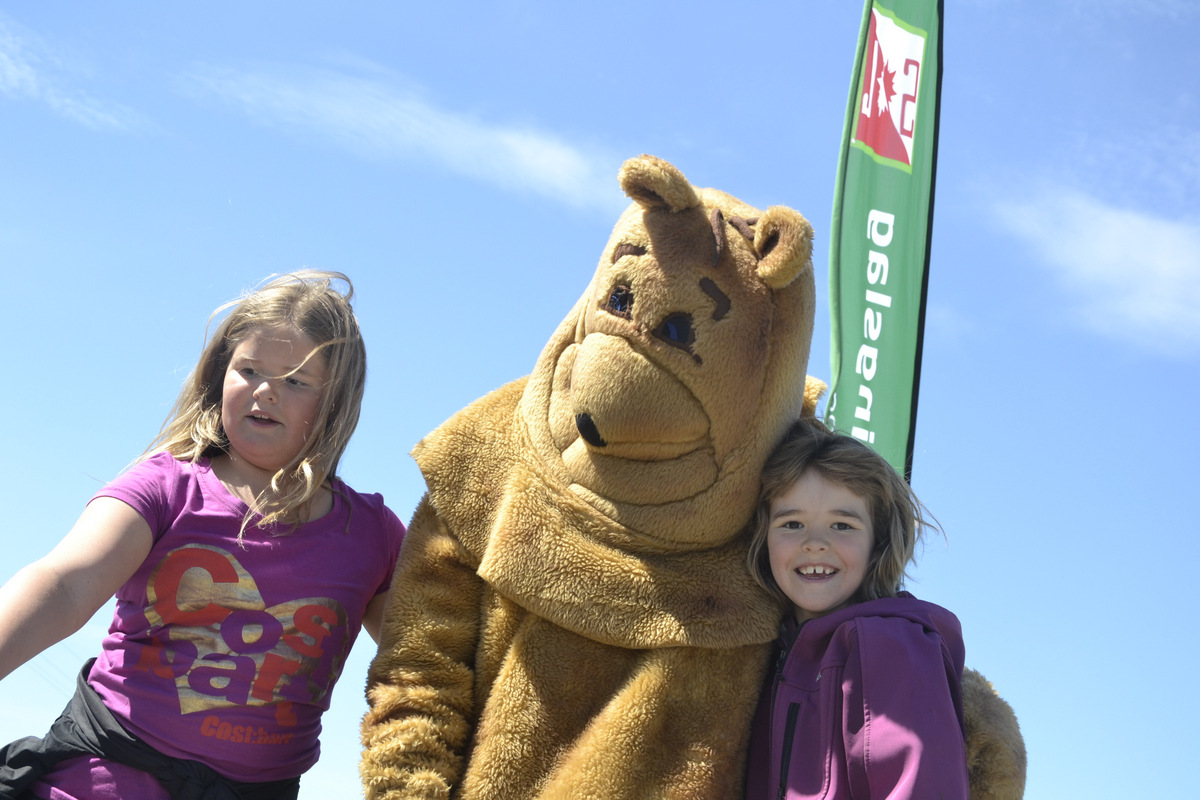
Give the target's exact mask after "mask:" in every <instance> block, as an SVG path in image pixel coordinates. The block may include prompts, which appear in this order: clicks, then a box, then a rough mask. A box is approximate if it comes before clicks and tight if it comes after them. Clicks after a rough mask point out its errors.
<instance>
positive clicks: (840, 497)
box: [767, 470, 875, 622]
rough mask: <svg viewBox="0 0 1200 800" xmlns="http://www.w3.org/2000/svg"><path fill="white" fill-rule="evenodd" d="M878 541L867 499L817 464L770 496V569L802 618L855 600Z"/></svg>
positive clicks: (768, 544)
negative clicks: (817, 468)
mask: <svg viewBox="0 0 1200 800" xmlns="http://www.w3.org/2000/svg"><path fill="white" fill-rule="evenodd" d="M874 541H875V537H874V534H873V531H872V529H871V514H870V509H869V508H868V507H867V501H866V500H865V499H863V498H862V497H860V496H858V495H856V494H855V493H854V492H852V491H850V490H849V489H847V488H846V487H845V486H843V485H841V484H839V483H832V482H830V481H828V480H826V479H825V478H824V477H823V476H822V475H821V474H820V473H819V472H817V471H815V470H809V471H808V472H805V473H804V474H803V475H802V476H801V477H800V480H798V481H796V482H795V483H794V484H792V486H791V488H789V489H788V490H787V491H786V492H784V493H783V494H781V495H780V496H779V497H776V498H775V499H774V500H772V501H771V516H770V520H769V528H768V530H767V549H768V553H769V556H770V563H771V574H772V575H773V576H774V578H775V582H776V583H777V584H779V588H780V589H782V590H783V593H784V594H785V595H787V596H788V598H789V599H790V600H791V601H792V604H793V605H794V606H795V614H796V619H797V620H798V621H800V622H803V621H805V620H809V619H813V618H815V617H820V616H823V615H825V614H828V613H829V612H830V611H835V610H837V609H839V608H843V607H845V606H847V605H849V604H850V601H851V598H853V597H854V595H855V593H856V592H857V591H858V589H859V587H860V586H862V583H863V580H864V578H865V577H866V574H867V567H868V565H869V564H870V558H871V548H872V545H873V544H874Z"/></svg>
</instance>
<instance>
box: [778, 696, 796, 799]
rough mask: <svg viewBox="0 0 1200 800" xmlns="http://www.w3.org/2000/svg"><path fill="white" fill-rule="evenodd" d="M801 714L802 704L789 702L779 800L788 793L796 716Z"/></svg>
mask: <svg viewBox="0 0 1200 800" xmlns="http://www.w3.org/2000/svg"><path fill="white" fill-rule="evenodd" d="M799 715H800V704H799V703H789V704H788V713H787V728H785V729H784V731H783V760H782V761H781V762H780V764H779V794H778V795H777V797H778V798H779V800H784V795H786V794H787V779H788V767H789V766H790V765H791V761H792V739H794V738H795V736H796V717H798V716H799Z"/></svg>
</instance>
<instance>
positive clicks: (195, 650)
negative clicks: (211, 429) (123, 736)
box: [34, 453, 404, 800]
mask: <svg viewBox="0 0 1200 800" xmlns="http://www.w3.org/2000/svg"><path fill="white" fill-rule="evenodd" d="M96 496H97V497H113V498H116V499H118V500H121V501H123V502H125V503H128V504H129V505H130V506H131V507H132V508H133V509H134V510H135V511H137V512H138V513H139V514H141V515H142V517H143V518H144V519H145V520H146V522H147V523H148V524H149V525H150V530H151V531H152V532H153V534H154V545H153V547H152V548H151V550H150V554H149V556H147V558H146V560H145V561H144V562H143V563H142V565H141V566H140V567H139V568H138V570H137V572H135V573H134V574H133V577H131V578H130V579H129V580H128V581H127V582H126V583H125V585H123V586H122V587H121V588H120V589H119V590H118V591H117V607H116V613H115V614H114V616H113V621H112V626H111V627H110V628H109V633H108V636H106V637H105V639H104V642H103V649H102V651H101V653H100V656H99V657H98V658H97V660H96V663H95V665H94V666H93V667H92V671H91V674H90V676H89V683H90V684H91V685H92V687H93V688H95V690H96V691H97V693H99V695H100V696H101V697H102V698H103V700H104V704H105V705H106V706H108V707H109V708H110V709H111V710H112V711H113V713H114V714H115V715H116V716H117V718H118V719H119V720H120V721H121V724H122V725H124V726H125V728H126V729H127V730H129V731H130V732H131V733H133V734H134V735H135V736H137V737H138V738H140V739H142V740H143V741H144V742H146V743H148V744H150V745H151V746H153V747H154V748H155V749H157V750H159V751H160V752H162V753H166V754H167V755H170V756H175V757H178V758H189V759H193V760H196V761H201V762H203V763H205V764H207V765H208V766H210V767H212V768H213V769H215V770H216V771H217V772H219V773H220V774H222V775H224V776H225V777H227V778H230V779H232V780H235V781H274V780H280V779H285V778H291V777H294V776H296V775H300V774H301V773H303V772H304V771H305V770H307V769H308V768H309V767H311V766H312V765H313V764H314V763H316V761H317V756H318V754H319V752H320V747H319V744H318V742H317V736H318V734H319V733H320V731H321V722H320V720H321V713H322V712H324V711H325V709H327V708H329V701H330V696H331V693H332V691H333V686H334V684H335V683H336V681H337V679H338V676H339V675H340V674H341V670H342V667H343V665H344V664H345V662H346V657H347V655H348V654H349V652H350V647H351V645H353V644H354V639H355V637H356V636H357V635H358V632H359V629H360V627H361V625H362V618H363V613H364V611H365V610H366V607H367V603H368V602H370V600H371V599H372V598H373V597H374V596H375V595H377V594H379V593H381V592H384V591H386V590H387V588H388V586H389V584H390V582H391V575H392V568H393V567H394V566H395V563H396V556H397V553H398V552H399V549H400V541H401V539H402V538H403V536H404V526H403V525H402V524H401V523H400V520H398V519H397V518H396V515H395V514H393V513H392V512H391V510H390V509H388V507H387V506H385V505H384V503H383V499H382V498H381V497H380V496H379V495H363V494H359V493H357V492H355V491H354V490H353V489H351V488H349V487H348V486H346V485H345V484H343V483H341V482H336V481H335V483H334V498H333V509H332V510H331V511H330V512H329V513H328V514H326V515H325V516H324V517H322V518H321V519H318V520H315V521H313V522H309V523H306V524H304V525H300V526H298V527H296V528H295V529H293V530H291V531H290V532H288V533H286V534H285V535H278V533H277V534H276V535H272V533H271V532H270V531H268V530H263V529H260V528H258V527H256V526H254V525H250V526H247V528H246V531H245V533H244V534H243V538H242V542H241V543H240V544H239V543H238V541H237V534H238V529H239V528H240V526H241V524H242V519H243V516H244V515H245V513H246V505H245V504H244V503H242V502H241V501H240V500H238V499H237V498H235V497H234V496H233V495H232V494H230V493H229V490H228V489H226V488H225V486H224V484H222V483H221V481H220V480H219V479H218V478H217V476H216V475H214V474H213V472H212V469H211V468H210V466H209V463H208V461H207V460H204V459H201V460H199V461H197V462H194V463H193V462H187V461H179V460H176V459H175V458H173V457H172V456H170V455H168V454H165V453H160V454H158V455H155V456H153V457H152V458H149V459H147V460H146V461H144V462H142V463H140V464H138V465H137V466H135V467H133V468H132V469H130V470H129V471H128V472H127V473H125V474H124V475H122V476H121V477H119V478H118V479H117V480H116V481H114V482H113V483H112V484H110V485H109V486H107V487H105V488H104V489H102V490H101V491H100V492H98V493H97V494H96ZM105 785H111V786H112V789H111V791H113V792H117V793H116V794H114V795H113V796H122V797H133V796H137V797H147V798H152V797H156V796H158V797H165V796H166V795H165V793H163V792H162V791H161V789H160V788H159V786H158V784H157V782H156V781H155V780H154V779H153V778H151V777H150V776H149V775H147V774H146V773H142V772H140V771H138V770H131V769H129V768H126V767H122V766H121V765H119V764H114V763H112V762H106V761H102V760H98V759H90V758H81V759H73V760H71V761H69V762H64V763H63V764H62V765H60V767H59V769H58V770H56V771H55V772H53V773H50V774H48V775H47V776H45V778H44V780H43V781H42V782H41V783H40V784H37V785H35V786H34V792H35V794H37V795H38V796H40V797H45V798H51V799H52V800H59V798H68V797H100V796H102V794H103V791H104V790H103V788H102V787H103V786H105ZM52 787H54V788H56V789H57V791H53V792H52V791H51V788H52ZM135 787H136V788H135ZM97 791H100V792H101V794H97ZM145 792H149V794H146V793H145Z"/></svg>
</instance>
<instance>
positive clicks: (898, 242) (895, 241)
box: [825, 0, 942, 478]
mask: <svg viewBox="0 0 1200 800" xmlns="http://www.w3.org/2000/svg"><path fill="white" fill-rule="evenodd" d="M941 84H942V3H941V1H940V0H867V3H866V8H865V10H864V12H863V22H862V33H861V35H860V37H859V42H858V54H857V55H856V57H855V59H854V78H853V84H852V85H851V89H850V102H849V108H848V109H847V111H846V124H845V132H844V134H843V140H842V152H841V156H840V158H839V160H838V175H837V184H836V187H835V190H834V198H833V226H832V227H833V230H832V233H831V235H830V249H829V301H830V318H831V321H832V326H833V330H832V346H831V351H832V352H831V357H832V370H831V388H830V395H829V404H828V406H827V408H826V412H825V420H826V422H827V423H828V424H829V426H830V427H832V428H836V429H837V430H842V431H848V432H849V433H850V434H852V435H853V436H855V437H857V438H859V439H862V440H863V441H865V442H867V443H869V444H870V445H871V446H872V447H874V448H875V450H876V451H877V452H878V453H880V454H881V455H882V456H883V457H884V458H886V459H887V460H888V461H889V462H890V463H891V464H892V466H894V467H895V468H896V469H897V470H898V471H901V472H902V473H903V474H904V476H905V477H906V478H907V477H909V476H910V475H911V473H912V452H913V437H914V434H915V432H916V417H917V389H918V384H919V382H920V376H921V344H922V337H923V334H924V322H925V292H926V287H927V285H928V269H927V268H928V265H929V246H930V239H931V233H932V228H933V187H934V176H935V172H936V165H937V141H938V106H939V99H940V95H941Z"/></svg>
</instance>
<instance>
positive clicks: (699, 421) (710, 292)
mask: <svg viewBox="0 0 1200 800" xmlns="http://www.w3.org/2000/svg"><path fill="white" fill-rule="evenodd" d="M619 180H620V183H621V187H622V189H624V191H625V193H626V194H627V195H629V197H631V198H632V199H633V203H632V204H631V205H630V206H629V208H628V209H627V210H626V211H625V213H624V214H622V215H621V217H620V219H619V220H618V221H617V225H616V228H615V229H614V230H613V234H612V237H611V238H610V239H609V241H608V244H607V246H606V247H605V248H604V252H603V253H602V254H601V257H600V264H599V266H598V267H597V269H596V273H595V276H594V277H593V278H592V282H591V284H590V285H589V286H588V289H587V291H586V292H585V293H584V295H583V297H582V298H581V299H580V300H579V302H578V303H577V304H576V306H575V308H574V309H573V310H572V311H571V313H570V315H569V316H568V317H567V318H566V319H565V320H564V321H563V323H562V324H561V325H560V326H559V328H558V330H557V331H556V332H555V334H554V337H553V338H552V339H551V340H550V342H549V343H548V344H547V345H546V347H545V349H544V350H543V351H542V354H541V357H540V358H539V359H538V363H537V365H536V367H535V369H534V372H533V374H532V375H531V376H530V380H529V384H528V385H527V386H526V389H525V393H524V396H523V397H522V400H521V406H520V411H519V415H520V417H521V422H522V423H523V426H524V429H525V432H526V435H527V437H528V442H529V445H530V446H531V447H532V448H533V449H534V451H535V452H536V455H537V459H536V460H537V461H538V462H539V463H540V464H541V465H542V468H543V469H545V470H546V474H547V477H549V478H551V479H553V480H554V481H555V482H556V483H559V484H560V485H563V486H566V487H569V490H570V491H572V492H574V493H575V494H576V495H578V496H579V497H580V498H581V499H583V500H584V501H585V502H586V503H588V504H589V505H591V506H593V507H594V508H595V509H596V510H597V511H599V512H600V513H601V514H603V515H605V516H606V517H608V518H610V519H611V520H613V521H615V522H618V523H619V524H620V525H621V526H622V527H623V528H624V529H626V530H628V531H629V537H630V539H629V541H627V542H625V544H626V545H629V546H633V547H636V548H637V549H640V550H644V551H649V552H654V551H659V552H680V551H684V550H694V549H701V548H706V547H713V546H719V545H722V544H725V543H726V542H728V541H729V540H730V539H732V538H733V537H734V536H735V535H736V534H737V533H738V530H739V529H740V527H741V526H742V525H743V524H744V523H745V521H746V520H747V519H748V518H749V516H750V514H751V511H752V509H753V506H754V501H755V494H756V490H757V486H758V480H759V472H760V470H761V468H762V465H763V462H764V461H765V460H766V457H767V455H768V453H769V452H770V450H771V448H772V447H773V446H774V444H775V442H776V441H777V440H778V439H779V437H780V436H781V435H782V433H783V431H784V430H785V429H786V427H787V425H788V423H789V422H791V421H792V420H794V419H795V418H796V417H797V416H798V415H800V414H801V413H802V412H807V413H810V414H811V413H813V412H814V410H815V405H816V399H817V394H818V393H819V390H810V391H809V392H808V394H807V395H806V393H805V368H806V366H807V363H808V352H809V345H810V342H811V339H812V325H813V308H814V289H813V270H812V259H811V254H812V227H811V226H810V225H809V224H808V222H807V221H806V220H805V219H804V217H802V216H801V215H800V214H799V213H797V212H796V211H793V210H792V209H789V208H785V207H782V206H773V207H771V208H769V209H767V211H765V212H761V211H759V210H758V209H755V208H753V207H751V206H748V205H746V204H745V203H742V202H741V201H739V200H737V199H736V198H734V197H731V196H729V195H727V194H725V193H724V192H719V191H715V190H711V189H697V188H695V187H693V186H692V185H691V184H690V183H689V182H688V180H687V178H685V177H684V176H683V174H682V173H681V172H680V171H679V170H678V169H676V168H675V167H674V166H672V165H671V164H668V163H667V162H665V161H663V160H661V159H658V158H654V157H653V156H641V157H639V158H634V159H630V160H629V161H626V162H625V164H624V165H623V166H622V167H621V171H620V174H619ZM806 397H807V400H806Z"/></svg>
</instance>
